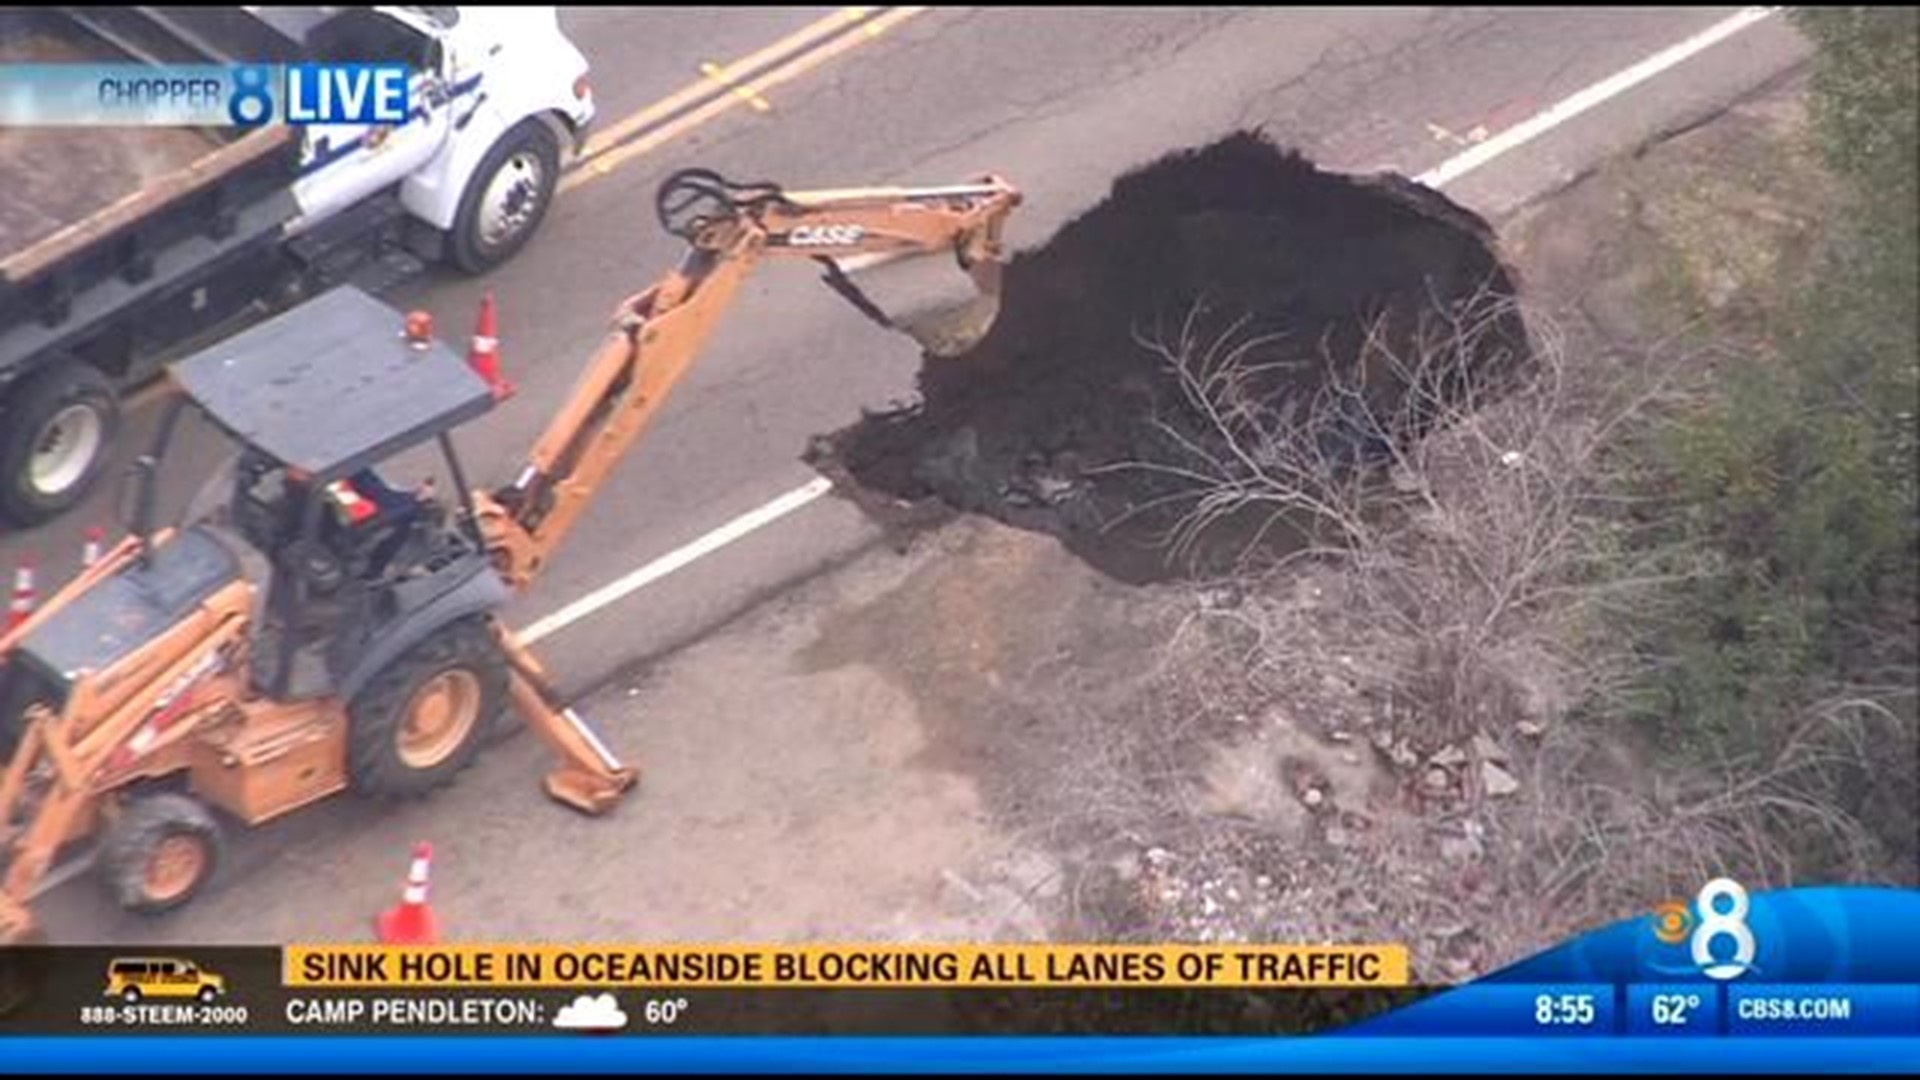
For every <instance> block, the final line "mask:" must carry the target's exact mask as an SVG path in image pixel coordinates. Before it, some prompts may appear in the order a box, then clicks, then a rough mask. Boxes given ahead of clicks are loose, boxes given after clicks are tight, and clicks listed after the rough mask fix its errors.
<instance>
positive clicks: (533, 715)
mask: <svg viewBox="0 0 1920 1080" xmlns="http://www.w3.org/2000/svg"><path fill="white" fill-rule="evenodd" d="M493 627H494V636H495V638H497V639H498V640H499V642H500V653H501V655H502V656H504V657H506V660H507V668H508V671H509V673H510V674H511V675H512V679H511V681H510V683H509V690H510V692H511V694H512V696H513V703H514V706H515V707H516V708H518V709H519V710H520V716H521V718H522V719H524V720H525V721H526V722H527V725H528V726H529V727H531V728H533V730H535V731H537V732H539V733H540V737H541V738H543V739H545V740H546V741H547V745H548V746H551V747H552V748H553V751H554V753H556V754H558V755H559V756H560V762H561V764H560V767H559V768H557V769H555V770H553V771H552V772H550V773H548V774H547V782H546V787H547V794H548V795H550V796H552V797H553V798H554V800H555V801H557V802H561V803H565V804H566V805H568V806H570V807H572V808H574V809H575V810H578V811H580V812H581V813H583V814H590V815H594V816H598V815H600V814H604V813H606V812H607V811H609V810H611V809H613V808H614V807H615V806H616V805H618V804H619V802H620V800H621V798H622V797H623V796H625V795H626V793H627V792H628V791H629V790H631V789H632V788H633V786H634V785H635V784H637V783H639V781H640V770H638V769H636V768H633V767H632V766H630V765H623V764H621V762H620V759H619V758H617V757H615V756H614V754H613V751H612V750H609V749H608V748H607V744H606V743H604V742H602V741H601V740H600V736H598V735H596V734H594V731H593V728H592V727H590V726H588V724H587V721H586V719H585V718H584V717H582V716H581V715H580V714H579V713H577V712H575V711H574V710H573V709H572V708H571V707H570V706H568V705H566V704H564V703H562V702H561V700H560V695H559V694H558V693H556V692H555V691H554V689H553V684H552V683H551V682H550V681H549V680H548V679H547V674H546V672H545V671H544V670H543V669H542V668H541V667H540V662H539V661H538V660H536V659H534V656H533V654H532V653H531V652H529V651H528V650H527V647H526V646H525V645H523V644H521V643H520V639H519V638H518V637H516V636H515V635H514V633H513V631H511V630H509V629H507V628H506V627H505V626H503V625H501V624H500V622H499V621H498V620H495V621H494V623H493Z"/></svg>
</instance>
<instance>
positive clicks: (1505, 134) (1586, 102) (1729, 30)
mask: <svg viewBox="0 0 1920 1080" xmlns="http://www.w3.org/2000/svg"><path fill="white" fill-rule="evenodd" d="M1778 10H1779V9H1778V8H1772V7H1749V8H1742V9H1741V10H1740V11H1739V12H1737V13H1735V14H1733V15H1730V16H1728V17H1727V18H1724V19H1722V20H1720V21H1719V22H1717V23H1714V24H1713V25H1712V26H1709V27H1707V28H1706V29H1705V30H1702V31H1700V32H1699V33H1697V34H1695V35H1693V36H1692V37H1690V38H1687V39H1686V40H1684V41H1681V42H1680V43H1678V44H1676V45H1671V46H1669V47H1667V48H1665V49H1662V50H1660V51H1659V52H1657V53H1654V54H1653V55H1652V56H1649V57H1647V58H1646V59H1645V60H1642V61H1640V62H1639V63H1637V64H1635V65H1633V66H1632V67H1630V68H1627V69H1626V70H1624V71H1620V72H1617V73H1615V74H1613V75H1611V76H1608V77H1607V78H1605V79H1602V80H1600V81H1599V82H1597V83H1594V84H1593V85H1592V86H1589V87H1587V88H1586V89H1584V90H1580V91H1577V92H1575V93H1574V94H1572V95H1570V96H1568V97H1565V98H1562V99H1561V100H1560V101H1558V102H1555V103H1554V104H1553V105H1550V106H1548V107H1547V108H1546V109H1544V110H1542V111H1540V112H1537V113H1535V114H1534V115H1532V116H1530V117H1528V118H1527V119H1525V120H1522V121H1521V122H1520V123H1518V124H1515V125H1514V126H1512V127H1510V128H1508V129H1507V130H1505V131H1502V132H1501V133H1500V134H1498V135H1495V136H1494V137H1493V138H1491V139H1488V140H1487V141H1486V142H1483V143H1481V144H1479V145H1478V146H1475V147H1473V148H1472V149H1470V150H1466V151H1463V152H1461V153H1459V154H1456V155H1454V156H1453V157H1451V158H1448V159H1447V160H1446V161H1443V162H1441V163H1440V164H1439V165H1438V166H1436V167H1435V168H1433V169H1430V170H1428V171H1426V172H1424V173H1421V174H1420V175H1419V176H1416V177H1414V180H1415V181H1416V182H1418V183H1421V184H1425V185H1426V186H1428V187H1434V188H1437V187H1441V186H1443V185H1445V184H1447V183H1449V182H1451V181H1454V180H1458V179H1460V178H1461V177H1462V176H1465V175H1466V174H1467V173H1470V172H1472V171H1473V170H1475V169H1477V168H1479V167H1480V166H1482V165H1485V164H1486V163H1487V162H1489V161H1492V160H1493V159H1494V158H1497V157H1499V156H1500V155H1502V154H1504V153H1506V152H1507V151H1509V150H1513V149H1515V148H1517V147H1520V146H1523V145H1525V144H1527V143H1529V142H1531V141H1533V140H1534V139H1536V138H1538V137H1539V136H1541V135H1542V134H1545V133H1546V132H1548V131H1551V130H1553V129H1554V128H1556V127H1559V126H1560V125H1561V124H1564V123H1566V122H1567V121H1569V120H1571V119H1573V118H1574V117H1576V116H1579V115H1580V114H1581V113H1583V112H1586V111H1587V110H1588V109H1591V108H1593V107H1594V106H1596V105H1599V104H1601V103H1602V102H1604V101H1607V100H1609V99H1611V98H1615V97H1618V96H1619V95H1621V94H1624V93H1626V92H1627V91H1628V90H1631V89H1633V88H1634V87H1636V86H1638V85H1640V84H1641V83H1643V82H1646V81H1647V80H1648V79H1651V78H1653V77H1654V76H1655V75H1658V74H1660V73H1661V72H1663V71H1665V70H1667V69H1668V68H1670V67H1673V66H1674V65H1676V64H1679V63H1681V62H1682V61H1685V60H1687V59H1689V58H1690V57H1692V56H1694V55H1695V54H1697V53H1700V52H1704V51H1705V50H1707V49H1709V48H1712V47H1713V46H1715V45H1718V44H1719V43H1720V42H1722V41H1725V40H1726V39H1728V38H1730V37H1732V36H1733V35H1735V34H1737V33H1739V32H1740V31H1742V30H1745V29H1746V28H1747V27H1749V26H1752V25H1753V24H1754V23H1757V22H1759V21H1760V20H1761V19H1764V18H1766V17H1767V16H1769V15H1772V14H1773V13H1774V12H1776V11H1778Z"/></svg>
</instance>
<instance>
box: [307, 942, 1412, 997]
mask: <svg viewBox="0 0 1920 1080" xmlns="http://www.w3.org/2000/svg"><path fill="white" fill-rule="evenodd" d="M284 957H285V960H284V963H285V970H284V977H285V981H286V984H287V985H288V986H298V987H314V988H334V989H351V988H381V989H386V988H395V987H421V988H436V989H444V988H452V987H475V988H492V987H615V986H622V985H627V986H647V987H687V988H711V987H756V986H758V987H815V986H874V987H1019V986H1035V987H1068V986H1086V987H1108V988H1111V987H1137V986H1157V987H1187V986H1216V987H1267V986H1286V987H1295V986H1302V987H1305V986H1405V985H1407V981H1408V960H1407V948H1406V946H1404V945H1314V946H1297V945H796V946H759V945H754V946H728V945H684V946H655V945H646V946H624V945H594V946H573V947H570V946H560V945H529V946H516V945H452V946H446V947H434V946H426V947H406V948H395V947H388V946H378V945H302V946H292V947H289V948H288V949H287V950H286V952H285V954H284Z"/></svg>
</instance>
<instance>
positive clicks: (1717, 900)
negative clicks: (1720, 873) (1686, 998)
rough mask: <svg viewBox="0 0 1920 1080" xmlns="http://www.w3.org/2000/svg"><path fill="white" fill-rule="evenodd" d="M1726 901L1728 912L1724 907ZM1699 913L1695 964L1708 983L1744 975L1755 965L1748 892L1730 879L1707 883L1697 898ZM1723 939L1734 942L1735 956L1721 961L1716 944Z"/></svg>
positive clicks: (1695, 941)
mask: <svg viewBox="0 0 1920 1080" xmlns="http://www.w3.org/2000/svg"><path fill="white" fill-rule="evenodd" d="M1723 901H1726V902H1727V904H1726V910H1724V911H1722V910H1721V904H1722V902H1723ZM1694 904H1695V905H1696V906H1697V907H1699V909H1700V922H1699V924H1698V925H1697V926H1695V927H1694V928H1693V942H1692V948H1693V962H1694V964H1695V965H1696V966H1698V967H1699V968H1700V972H1701V974H1703V975H1705V976H1706V977H1707V978H1709V979H1721V980H1725V979H1732V978H1736V977H1738V976H1740V975H1742V974H1744V973H1745V972H1746V970H1747V968H1749V967H1750V966H1752V964H1753V956H1754V950H1755V948H1756V946H1755V943H1754V940H1753V928H1752V927H1749V926H1748V925H1747V911H1748V905H1747V890H1745V889H1743V888H1741V887H1740V884H1739V882H1736V881H1734V880H1732V879H1731V878H1715V879H1714V880H1712V881H1709V882H1707V884H1706V886H1705V887H1704V888H1702V889H1701V890H1700V895H1699V896H1697V897H1695V898H1694ZM1721 938H1732V939H1733V955H1732V956H1731V957H1728V958H1726V959H1721V958H1720V957H1718V956H1716V955H1715V953H1716V952H1718V951H1720V950H1717V949H1716V948H1715V944H1716V943H1717V942H1718V941H1719V940H1720V939H1721Z"/></svg>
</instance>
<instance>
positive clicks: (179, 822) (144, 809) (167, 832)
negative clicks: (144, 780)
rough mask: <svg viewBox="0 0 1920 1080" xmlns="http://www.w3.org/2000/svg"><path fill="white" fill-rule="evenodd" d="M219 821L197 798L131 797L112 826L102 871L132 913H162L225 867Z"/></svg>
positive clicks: (104, 845) (109, 886)
mask: <svg viewBox="0 0 1920 1080" xmlns="http://www.w3.org/2000/svg"><path fill="white" fill-rule="evenodd" d="M220 854H221V838H220V823H219V822H218V821H215V820H214V817H213V811H211V810H209V809H207V807H206V804H204V803H202V802H200V801H199V800H198V799H195V798H192V797H190V796H186V795H179V794H173V793H166V794H160V795H143V796H139V797H137V798H134V799H129V800H128V801H127V802H126V803H125V805H123V806H122V807H121V810H120V815H119V816H118V817H117V818H115V819H114V821H113V823H112V824H111V825H109V826H108V827H107V834H106V837H105V839H104V840H103V841H102V842H101V845H100V869H101V873H102V875H103V877H104V880H105V881H106V885H107V891H109V892H110V893H112V894H113V898H114V899H115V900H116V901H118V902H119V904H120V906H121V907H123V908H126V909H127V910H128V911H137V912H140V913H141V914H145V915H157V914H159V913H161V912H163V911H172V910H173V909H174V908H177V907H179V906H180V905H182V904H185V903H186V902H187V901H189V900H191V899H193V898H194V896H195V895H196V894H197V893H199V891H200V889H201V887H202V886H204V885H205V884H206V883H207V881H208V880H209V879H211V878H212V877H213V872H214V870H215V869H216V868H218V867H219V865H220Z"/></svg>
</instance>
